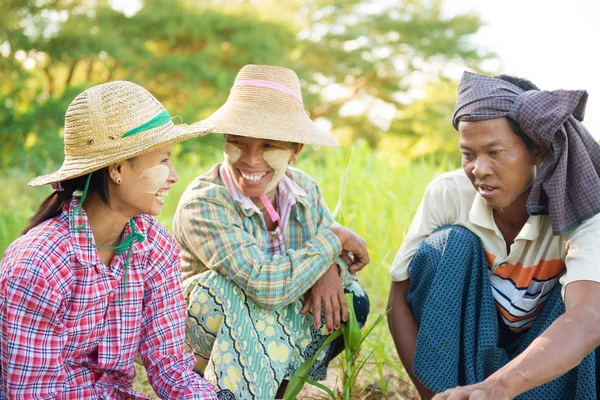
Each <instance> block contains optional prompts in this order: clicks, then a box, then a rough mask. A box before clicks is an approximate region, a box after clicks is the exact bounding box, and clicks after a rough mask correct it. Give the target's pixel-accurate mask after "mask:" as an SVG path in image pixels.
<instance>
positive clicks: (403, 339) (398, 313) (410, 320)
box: [387, 279, 433, 399]
mask: <svg viewBox="0 0 600 400" xmlns="http://www.w3.org/2000/svg"><path fill="white" fill-rule="evenodd" d="M409 285H410V280H409V279H407V280H405V281H401V282H392V287H391V288H390V296H389V299H388V305H387V308H388V325H389V328H390V332H391V334H392V338H393V339H394V344H395V345H396V350H397V351H398V355H399V356H400V360H401V361H402V365H403V366H404V369H405V370H406V372H407V373H408V376H410V379H411V380H412V381H413V383H414V385H415V386H416V388H417V390H418V391H419V394H420V395H421V398H422V399H430V398H432V397H433V392H432V391H431V390H429V389H427V387H425V386H424V385H423V384H422V383H421V382H419V380H418V379H417V378H416V377H415V374H414V373H413V362H414V359H415V349H416V347H417V333H418V331H419V327H418V326H417V321H416V320H415V317H414V315H413V313H412V311H411V309H410V307H409V306H408V303H407V301H406V295H407V294H408V286H409Z"/></svg>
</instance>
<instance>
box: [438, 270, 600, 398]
mask: <svg viewBox="0 0 600 400" xmlns="http://www.w3.org/2000/svg"><path fill="white" fill-rule="evenodd" d="M565 307H566V312H565V313H564V314H563V315H561V316H560V317H559V318H557V319H556V321H554V322H553V323H552V325H550V326H549V327H548V329H546V331H544V333H542V335H540V337H538V338H537V339H535V340H534V341H533V342H532V343H531V345H530V346H529V347H528V348H527V349H525V351H524V352H523V353H521V354H520V355H519V356H518V357H516V358H515V359H514V360H512V361H511V362H509V363H508V364H506V365H505V366H504V367H503V368H501V369H500V370H498V371H497V372H496V373H494V374H493V375H492V376H490V377H489V378H488V379H486V380H485V381H484V382H481V383H478V384H475V385H470V386H466V387H463V388H456V389H451V390H447V391H446V392H444V393H442V394H440V395H438V396H436V397H435V399H440V400H442V399H449V398H452V399H474V398H477V399H510V398H513V397H515V396H517V395H519V394H521V393H524V392H526V391H527V390H529V389H532V388H534V387H537V386H540V385H542V384H544V383H546V382H550V381H551V380H553V379H556V378H557V377H559V376H561V375H563V374H565V373H566V372H568V371H570V370H571V369H573V368H574V367H576V366H577V365H579V363H580V362H581V361H582V360H583V359H584V358H585V357H586V356H587V355H588V354H590V353H591V352H592V351H593V350H594V349H595V348H596V347H598V346H599V345H600V282H593V281H576V282H572V283H570V284H568V285H567V287H566V290H565Z"/></svg>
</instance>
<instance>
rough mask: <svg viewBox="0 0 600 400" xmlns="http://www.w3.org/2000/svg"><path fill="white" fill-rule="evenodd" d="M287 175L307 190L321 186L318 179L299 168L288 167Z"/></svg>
mask: <svg viewBox="0 0 600 400" xmlns="http://www.w3.org/2000/svg"><path fill="white" fill-rule="evenodd" d="M285 175H286V176H287V177H288V178H290V179H291V180H292V181H294V183H295V184H296V185H298V186H300V187H301V188H302V189H304V190H305V191H306V192H309V191H312V190H315V189H317V188H318V187H319V185H318V184H317V181H316V180H315V179H314V178H313V177H312V176H310V175H308V174H307V173H306V172H304V171H301V170H299V169H298V168H293V167H288V168H287V170H286V172H285Z"/></svg>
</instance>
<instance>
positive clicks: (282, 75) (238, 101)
mask: <svg viewBox="0 0 600 400" xmlns="http://www.w3.org/2000/svg"><path fill="white" fill-rule="evenodd" d="M204 122H205V123H206V124H209V125H213V126H215V130H214V131H213V132H215V133H223V134H230V135H237V136H246V137H253V138H258V139H269V140H279V141H282V142H292V143H302V144H310V145H313V146H328V147H335V146H339V142H338V141H337V140H335V139H334V138H333V137H332V136H331V135H329V134H327V133H326V132H325V131H323V130H322V129H320V128H319V127H318V126H317V125H316V124H315V123H314V122H313V121H311V119H310V118H309V117H308V115H306V111H304V104H303V102H302V93H301V91H300V80H299V79H298V76H297V75H296V73H295V72H294V71H292V70H291V69H288V68H282V67H274V66H271V65H246V66H245V67H243V68H242V69H241V70H240V72H239V73H238V75H237V77H236V78H235V82H234V84H233V87H232V88H231V92H230V93H229V98H228V99H227V102H226V103H225V104H224V105H223V106H222V107H221V108H219V109H218V110H217V111H216V112H215V113H214V114H213V115H211V116H210V117H208V118H207V119H206V120H205V121H204Z"/></svg>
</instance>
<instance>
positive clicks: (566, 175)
mask: <svg viewBox="0 0 600 400" xmlns="http://www.w3.org/2000/svg"><path fill="white" fill-rule="evenodd" d="M587 97H588V95H587V92H586V91H585V90H555V91H552V92H549V91H540V90H528V91H525V90H523V89H521V88H520V87H518V86H516V85H513V84H512V83H509V82H506V81H503V80H501V79H497V78H492V77H489V76H486V75H480V74H474V73H471V72H465V73H464V74H463V76H462V78H461V81H460V85H459V86H458V95H457V97H456V107H455V108H454V113H453V115H452V125H454V128H455V129H456V130H458V123H459V121H482V120H486V119H492V118H499V117H508V118H511V119H512V120H514V121H515V122H517V123H518V124H519V126H520V127H521V129H522V130H523V132H524V133H525V134H526V135H527V136H529V137H530V138H531V139H532V140H533V142H534V143H535V144H537V145H538V146H541V147H543V148H547V149H548V151H547V153H546V156H545V158H544V162H543V163H542V165H541V167H540V169H539V171H538V173H537V175H536V177H535V179H534V181H533V185H532V188H531V192H530V194H529V198H528V199H527V211H528V212H529V213H530V214H549V215H550V220H551V222H552V231H553V233H554V235H562V234H563V233H566V232H569V231H570V230H572V229H574V228H576V227H577V226H579V225H580V224H581V223H582V222H583V221H585V220H586V219H588V218H590V217H592V216H594V215H596V214H598V213H599V212H600V178H599V177H598V174H599V173H600V145H598V143H597V142H596V140H595V139H594V138H593V137H592V135H591V134H590V133H589V132H588V131H587V130H586V129H585V127H584V126H583V125H582V124H581V122H580V121H583V115H584V111H585V105H586V102H587Z"/></svg>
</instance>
